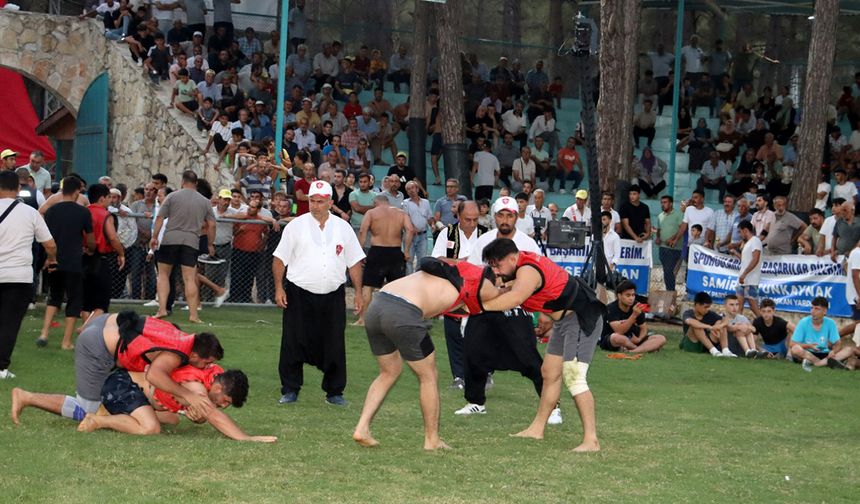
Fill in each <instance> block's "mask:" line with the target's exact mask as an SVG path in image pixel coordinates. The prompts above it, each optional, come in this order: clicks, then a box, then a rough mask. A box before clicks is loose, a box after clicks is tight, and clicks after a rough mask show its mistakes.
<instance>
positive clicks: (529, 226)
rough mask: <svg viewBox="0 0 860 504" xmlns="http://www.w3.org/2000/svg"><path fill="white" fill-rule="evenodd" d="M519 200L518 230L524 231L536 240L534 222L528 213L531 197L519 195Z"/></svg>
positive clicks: (523, 194)
mask: <svg viewBox="0 0 860 504" xmlns="http://www.w3.org/2000/svg"><path fill="white" fill-rule="evenodd" d="M516 200H517V224H516V227H517V230H519V231H522V232H523V233H525V234H527V235H528V236H530V237H532V238H534V236H535V225H534V220H532V218H531V216H530V215H529V214H528V213H526V209H527V208H528V206H529V195H528V194H526V193H522V192H521V193H519V194H517V196H516Z"/></svg>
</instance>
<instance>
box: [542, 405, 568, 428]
mask: <svg viewBox="0 0 860 504" xmlns="http://www.w3.org/2000/svg"><path fill="white" fill-rule="evenodd" d="M563 421H564V420H562V418H561V408H555V409H554V410H552V413H550V415H549V420H547V422H546V423H547V424H549V425H561V423H562V422H563Z"/></svg>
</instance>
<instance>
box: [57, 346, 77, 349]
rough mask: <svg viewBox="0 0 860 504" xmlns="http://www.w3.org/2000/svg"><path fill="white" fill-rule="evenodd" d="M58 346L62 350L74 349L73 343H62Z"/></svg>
mask: <svg viewBox="0 0 860 504" xmlns="http://www.w3.org/2000/svg"><path fill="white" fill-rule="evenodd" d="M60 348H61V349H63V350H74V349H75V345H62V346H60Z"/></svg>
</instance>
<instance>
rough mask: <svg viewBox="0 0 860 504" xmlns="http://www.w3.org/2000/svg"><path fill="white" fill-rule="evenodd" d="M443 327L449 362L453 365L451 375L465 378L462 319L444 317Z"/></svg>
mask: <svg viewBox="0 0 860 504" xmlns="http://www.w3.org/2000/svg"><path fill="white" fill-rule="evenodd" d="M442 327H443V328H444V329H445V346H446V347H448V364H449V365H450V366H451V376H453V377H454V378H464V376H463V374H464V371H463V333H461V332H460V319H458V318H455V317H447V316H446V317H444V319H443V323H442Z"/></svg>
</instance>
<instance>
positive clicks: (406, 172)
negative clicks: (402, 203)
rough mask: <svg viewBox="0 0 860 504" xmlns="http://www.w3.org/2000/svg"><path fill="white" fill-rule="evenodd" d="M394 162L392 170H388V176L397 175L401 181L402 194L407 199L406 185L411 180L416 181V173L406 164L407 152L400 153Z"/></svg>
mask: <svg viewBox="0 0 860 504" xmlns="http://www.w3.org/2000/svg"><path fill="white" fill-rule="evenodd" d="M394 161H395V164H393V165H391V168H389V169H388V175H389V176H391V175H395V176H397V178H399V179H400V192H401V193H403V198H404V199H405V198H408V197H409V196H407V194H406V183H407V182H409V181H410V180H415V178H416V177H415V172H414V171H412V168H411V167H410V166H409V165H408V164H406V153H405V152H403V151H400V152H398V153H397V157H396V158H395V160H394Z"/></svg>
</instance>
